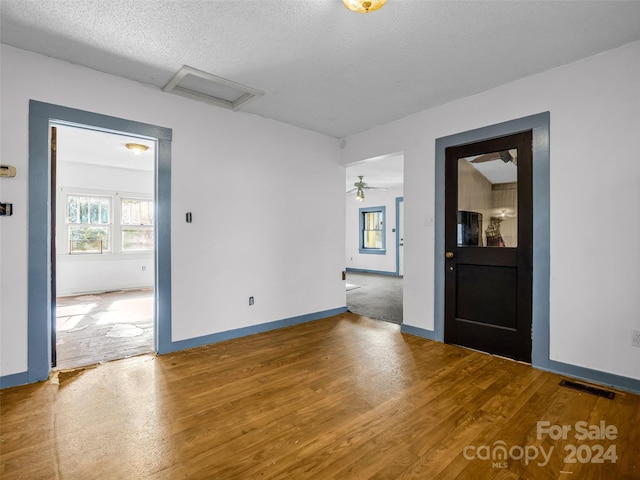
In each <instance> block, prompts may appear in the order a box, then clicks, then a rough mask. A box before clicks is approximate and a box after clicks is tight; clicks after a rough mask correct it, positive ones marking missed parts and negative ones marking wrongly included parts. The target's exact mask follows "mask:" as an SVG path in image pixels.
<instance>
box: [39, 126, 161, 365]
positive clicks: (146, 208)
mask: <svg viewBox="0 0 640 480" xmlns="http://www.w3.org/2000/svg"><path fill="white" fill-rule="evenodd" d="M52 125H53V126H52V133H51V135H52V147H53V145H54V144H55V149H54V148H52V152H51V160H52V162H51V163H52V173H55V174H52V188H51V191H52V192H55V194H54V195H55V198H52V199H51V204H52V206H53V209H52V211H53V213H54V217H53V218H55V225H52V231H53V232H54V237H55V239H56V241H55V242H54V243H53V244H52V250H53V251H54V255H52V262H55V263H53V264H52V270H53V272H54V273H53V274H52V285H51V291H52V297H53V298H55V305H54V308H52V325H51V332H52V366H54V367H57V368H75V367H79V366H85V365H90V364H95V363H99V362H104V361H109V360H115V359H118V358H124V357H129V356H133V355H138V354H141V353H150V352H153V351H154V330H155V329H154V289H155V281H154V278H155V276H154V250H155V247H154V245H155V241H154V238H155V235H154V233H155V221H154V218H155V215H154V212H155V208H154V205H155V193H154V178H155V165H156V161H155V157H156V152H157V147H156V141H155V140H153V139H149V138H144V137H137V136H132V135H129V134H126V133H115V132H105V131H99V130H94V129H91V128H87V127H86V126H82V125H66V124H57V123H53V124H52Z"/></svg>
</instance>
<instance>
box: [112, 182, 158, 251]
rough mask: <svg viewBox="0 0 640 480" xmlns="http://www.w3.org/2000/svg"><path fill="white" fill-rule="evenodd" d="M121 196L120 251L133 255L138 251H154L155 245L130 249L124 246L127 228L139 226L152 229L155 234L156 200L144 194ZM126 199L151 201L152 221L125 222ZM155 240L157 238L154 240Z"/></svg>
mask: <svg viewBox="0 0 640 480" xmlns="http://www.w3.org/2000/svg"><path fill="white" fill-rule="evenodd" d="M119 198H120V205H119V212H118V213H119V222H118V230H119V231H118V233H119V237H118V238H119V240H120V252H119V253H123V254H126V255H131V254H136V253H149V252H153V250H154V246H152V247H151V248H149V249H146V250H128V249H125V247H124V237H123V235H124V230H125V229H127V228H132V227H134V228H138V229H141V230H150V231H151V232H153V235H155V227H156V206H155V201H154V199H153V198H149V197H144V196H142V195H128V194H122V195H119ZM126 200H129V201H131V200H133V201H138V202H149V203H150V204H151V207H152V212H153V213H152V218H151V223H140V224H135V223H124V202H125V201H126ZM154 242H155V240H154Z"/></svg>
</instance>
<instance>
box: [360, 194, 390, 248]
mask: <svg viewBox="0 0 640 480" xmlns="http://www.w3.org/2000/svg"><path fill="white" fill-rule="evenodd" d="M378 212H379V213H380V216H381V221H380V224H381V228H380V230H365V227H366V224H365V220H364V219H365V215H366V214H367V213H378ZM358 218H359V235H358V237H359V240H358V241H359V245H358V252H359V253H362V254H368V255H386V253H387V231H386V222H387V208H386V207H385V206H384V205H383V206H379V207H362V208H360V209H358ZM368 231H380V232H382V247H381V248H372V247H365V246H364V237H365V232H368Z"/></svg>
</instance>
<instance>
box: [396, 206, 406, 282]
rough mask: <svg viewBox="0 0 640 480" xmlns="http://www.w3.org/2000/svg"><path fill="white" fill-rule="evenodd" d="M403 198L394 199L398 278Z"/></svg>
mask: <svg viewBox="0 0 640 480" xmlns="http://www.w3.org/2000/svg"><path fill="white" fill-rule="evenodd" d="M402 202H404V197H396V275H398V276H400V233H402V232H400V204H401V203H402Z"/></svg>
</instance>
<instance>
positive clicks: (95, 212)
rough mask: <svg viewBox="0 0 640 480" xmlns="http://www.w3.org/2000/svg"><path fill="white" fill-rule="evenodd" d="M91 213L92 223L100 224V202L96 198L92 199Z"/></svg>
mask: <svg viewBox="0 0 640 480" xmlns="http://www.w3.org/2000/svg"><path fill="white" fill-rule="evenodd" d="M89 212H90V215H89V217H90V223H100V222H99V220H100V202H99V201H98V199H97V198H95V197H91V199H90V206H89Z"/></svg>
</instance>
